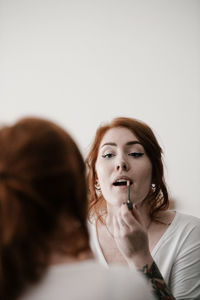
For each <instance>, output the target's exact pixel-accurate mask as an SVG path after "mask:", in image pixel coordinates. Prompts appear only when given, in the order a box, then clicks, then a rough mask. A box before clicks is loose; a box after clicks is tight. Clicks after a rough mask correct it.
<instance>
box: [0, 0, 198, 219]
mask: <svg viewBox="0 0 200 300" xmlns="http://www.w3.org/2000/svg"><path fill="white" fill-rule="evenodd" d="M0 76H1V77H0V85H1V86H0V123H8V122H9V123H12V122H13V121H15V120H16V119H18V118H20V117H23V116H27V115H36V116H41V117H46V118H49V119H51V120H54V121H56V122H58V123H59V124H60V125H62V126H64V127H65V128H66V129H68V130H69V132H70V133H71V134H72V136H73V137H74V139H75V140H76V142H77V143H78V145H79V147H80V149H81V151H82V153H83V155H84V156H85V155H86V154H87V151H88V148H89V145H90V143H91V141H92V138H93V137H94V134H95V130H96V128H97V126H99V124H101V123H102V122H106V121H109V120H111V119H112V118H113V117H116V116H128V117H134V118H138V119H140V120H143V121H145V122H146V123H147V124H148V125H150V126H151V128H152V129H153V130H154V132H155V134H156V136H157V138H158V140H159V142H160V144H161V146H162V147H163V150H164V161H165V174H166V180H167V183H168V187H169V191H170V195H171V198H172V199H173V200H174V204H175V208H177V209H179V210H180V211H183V212H185V213H189V214H193V215H196V216H198V217H200V180H199V179H200V178H199V174H200V159H199V156H200V136H199V128H200V118H199V110H200V1H199V0H166V1H164V0H146V1H144V0H138V1H134V0H115V1H114V0H0Z"/></svg>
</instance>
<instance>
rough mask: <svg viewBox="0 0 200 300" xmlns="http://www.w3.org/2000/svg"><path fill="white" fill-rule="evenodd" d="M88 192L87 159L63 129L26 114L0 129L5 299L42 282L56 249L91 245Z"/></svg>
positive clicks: (0, 281) (76, 250) (0, 265)
mask: <svg viewBox="0 0 200 300" xmlns="http://www.w3.org/2000/svg"><path fill="white" fill-rule="evenodd" d="M86 193H87V191H86V181H85V164H84V161H83V158H82V156H81V154H80V152H79V150H78V148H77V146H76V144H75V142H74V141H73V139H72V138H71V137H70V135H69V134H68V133H67V132H65V131H64V130H63V129H62V128H60V127H59V126H57V125H56V124H54V123H52V122H50V121H47V120H43V119H39V118H25V119H22V120H20V121H18V122H17V123H16V124H14V125H13V126H4V127H3V128H1V129H0V299H2V300H3V299H7V300H11V299H16V298H17V297H18V295H20V294H21V293H22V292H23V291H24V290H25V288H26V287H27V286H28V285H29V284H31V283H34V282H37V281H38V280H39V279H40V278H41V276H42V275H43V273H44V271H45V270H46V268H47V266H48V264H49V258H50V255H51V254H52V253H55V252H56V253H65V254H67V255H70V256H74V257H76V256H78V255H79V254H80V253H81V252H82V251H84V250H87V249H89V238H88V231H87V225H86V222H87V221H86V216H87V196H86ZM62 220H65V222H64V223H62ZM63 224H64V225H63Z"/></svg>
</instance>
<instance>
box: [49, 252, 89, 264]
mask: <svg viewBox="0 0 200 300" xmlns="http://www.w3.org/2000/svg"><path fill="white" fill-rule="evenodd" d="M93 258H94V255H93V253H92V251H91V250H87V251H82V252H80V254H79V255H78V256H72V255H65V254H59V253H53V254H52V255H51V258H50V264H51V265H57V264H64V263H73V262H74V263H75V262H80V261H85V260H89V259H93Z"/></svg>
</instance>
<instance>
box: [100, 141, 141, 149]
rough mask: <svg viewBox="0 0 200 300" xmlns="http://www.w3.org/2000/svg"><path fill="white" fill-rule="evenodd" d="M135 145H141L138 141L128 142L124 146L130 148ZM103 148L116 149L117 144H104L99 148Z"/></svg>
mask: <svg viewBox="0 0 200 300" xmlns="http://www.w3.org/2000/svg"><path fill="white" fill-rule="evenodd" d="M135 144H139V145H142V143H140V142H139V141H130V142H127V143H126V146H131V145H135ZM104 146H115V147H117V144H116V143H105V144H103V145H102V146H101V148H102V147H104Z"/></svg>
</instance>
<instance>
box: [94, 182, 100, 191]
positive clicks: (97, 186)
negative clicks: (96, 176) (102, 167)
mask: <svg viewBox="0 0 200 300" xmlns="http://www.w3.org/2000/svg"><path fill="white" fill-rule="evenodd" d="M94 186H95V189H96V190H97V191H100V190H101V187H100V184H99V183H98V181H97V180H96V183H95V185H94Z"/></svg>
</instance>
